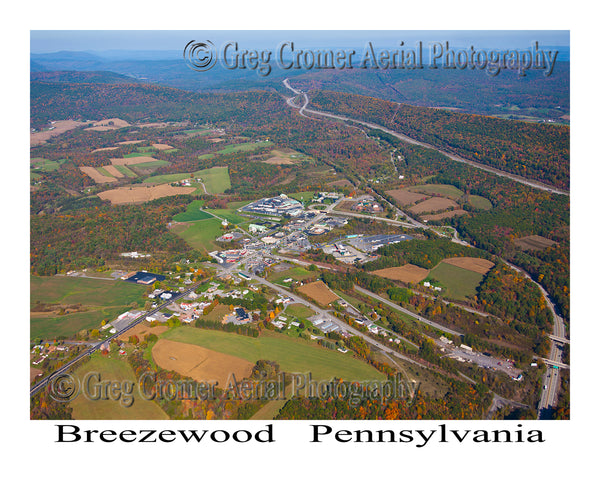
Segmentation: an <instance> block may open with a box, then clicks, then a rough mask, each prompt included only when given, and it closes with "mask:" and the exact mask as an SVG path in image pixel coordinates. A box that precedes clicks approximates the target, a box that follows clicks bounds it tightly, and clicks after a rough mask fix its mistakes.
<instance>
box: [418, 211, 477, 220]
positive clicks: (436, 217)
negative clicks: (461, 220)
mask: <svg viewBox="0 0 600 480" xmlns="http://www.w3.org/2000/svg"><path fill="white" fill-rule="evenodd" d="M467 213H469V212H467V211H466V210H463V209H458V210H450V211H449V212H442V213H435V214H432V215H423V217H422V218H423V220H443V219H444V218H452V217H458V216H460V215H466V214H467Z"/></svg>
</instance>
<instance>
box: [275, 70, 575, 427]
mask: <svg viewBox="0 0 600 480" xmlns="http://www.w3.org/2000/svg"><path fill="white" fill-rule="evenodd" d="M283 84H284V86H285V87H286V88H288V89H289V90H291V91H292V92H293V93H294V94H295V96H294V97H289V98H286V103H287V104H288V105H289V106H290V107H292V108H295V109H298V113H299V114H300V115H302V116H304V117H306V118H314V117H310V116H308V115H306V113H310V114H312V115H317V116H322V117H328V118H333V119H336V120H342V121H344V122H354V123H358V124H360V125H364V126H367V127H369V128H374V129H378V130H382V131H384V132H386V133H388V134H390V135H393V136H395V137H396V138H399V139H400V140H403V141H405V142H407V143H411V144H414V145H420V146H422V147H425V148H429V149H433V150H436V151H438V152H439V153H441V154H443V155H445V156H447V157H448V158H450V159H452V160H455V161H457V162H460V163H467V164H469V165H471V166H473V167H475V168H479V169H482V170H485V171H487V172H490V173H494V174H496V175H499V176H502V177H506V178H510V179H512V180H514V181H516V182H518V183H521V184H523V185H527V186H530V187H532V188H535V189H538V190H545V191H549V192H551V193H555V194H557V195H569V192H567V191H565V190H561V189H558V188H555V187H552V186H549V185H546V184H543V183H541V182H536V181H533V180H529V179H526V178H523V177H521V176H518V175H514V174H510V173H507V172H503V171H501V170H498V169H495V168H492V167H488V166H485V165H481V164H478V163H475V162H472V161H469V160H466V159H464V158H462V157H459V156H458V155H454V154H451V153H448V152H445V151H443V150H440V149H438V148H436V147H434V146H432V145H429V144H426V143H423V142H420V141H417V140H415V139H413V138H410V137H407V136H406V135H403V134H400V133H398V132H395V131H393V130H390V129H387V128H385V127H383V126H381V125H376V124H373V123H369V122H365V121H362V120H358V119H355V118H349V117H345V116H342V115H334V114H331V113H326V112H320V111H317V110H312V109H308V108H307V106H308V103H309V99H308V96H307V95H306V92H303V91H301V90H298V89H296V88H293V87H292V86H291V85H290V83H289V79H287V78H286V79H285V80H284V81H283ZM298 96H302V98H303V104H302V105H301V106H298V105H297V104H296V103H295V101H294V100H295V98H296V97H298ZM305 112H306V113H305ZM377 196H378V197H379V198H380V200H382V201H385V202H386V203H387V204H389V205H391V206H392V208H394V209H395V210H396V213H397V215H402V217H404V218H407V219H408V221H409V222H410V223H411V224H412V225H411V226H419V227H420V228H425V229H427V228H428V227H427V225H423V224H421V223H420V222H417V221H416V220H413V219H411V218H410V217H409V216H408V215H406V214H405V213H404V212H402V211H401V210H399V209H398V208H397V207H395V206H394V205H393V204H391V203H390V202H388V201H387V200H386V199H385V198H383V197H381V195H377ZM336 213H339V212H336ZM372 218H374V219H375V218H377V219H378V220H381V221H387V222H389V223H392V222H393V221H390V220H389V219H385V218H381V217H372ZM394 223H395V222H394ZM392 224H393V223H392ZM403 226H408V225H406V224H405V225H403ZM434 231H435V230H434ZM436 233H437V232H436ZM452 241H454V242H456V243H460V244H461V245H465V246H471V247H472V245H470V244H469V243H467V242H465V241H464V240H460V239H459V238H458V235H457V232H456V230H455V231H454V236H453V238H452ZM503 261H504V262H505V263H507V264H508V265H509V266H510V267H511V268H513V269H515V270H517V271H519V272H520V273H521V274H523V275H525V276H526V277H527V278H529V279H530V280H531V281H532V282H534V283H535V284H536V285H537V287H538V288H539V290H540V291H541V292H542V294H543V296H544V298H545V300H546V303H547V304H548V307H549V308H550V310H551V312H552V314H553V317H554V324H553V332H552V335H551V336H550V335H549V339H550V345H551V346H550V354H549V358H547V359H543V360H545V361H546V363H547V364H548V370H547V372H546V374H545V375H544V378H543V385H542V393H541V397H540V401H539V404H538V418H543V417H544V415H545V414H546V413H547V411H548V409H549V408H550V407H552V406H556V404H557V402H558V391H559V388H560V368H565V367H568V366H567V365H564V364H563V363H562V361H561V359H562V350H561V348H560V345H561V344H564V343H566V342H568V340H567V339H566V337H565V326H564V321H563V319H562V317H561V316H560V315H559V314H558V313H557V307H556V305H555V304H554V303H553V302H552V300H551V299H550V296H549V295H548V292H547V291H546V290H545V289H544V288H543V287H542V286H541V285H540V284H539V283H538V282H536V281H535V280H534V279H533V278H531V276H530V275H529V274H528V273H527V272H525V271H524V270H523V269H521V268H519V267H517V266H515V265H512V264H510V263H509V262H506V260H503ZM554 367H557V368H554Z"/></svg>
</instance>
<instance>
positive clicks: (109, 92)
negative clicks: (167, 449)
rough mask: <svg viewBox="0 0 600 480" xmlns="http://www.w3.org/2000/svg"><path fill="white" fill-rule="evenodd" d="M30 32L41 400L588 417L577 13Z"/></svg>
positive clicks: (110, 413)
mask: <svg viewBox="0 0 600 480" xmlns="http://www.w3.org/2000/svg"><path fill="white" fill-rule="evenodd" d="M29 34H30V52H29V69H30V72H29V89H30V90H29V92H30V93H29V95H30V110H29V128H30V133H29V136H30V147H29V151H30V160H29V161H30V164H29V230H30V231H29V235H30V236H29V291H30V297H29V306H30V314H29V319H30V320H29V345H28V348H29V362H30V364H29V375H30V406H29V417H30V419H31V420H73V421H76V420H77V421H80V420H260V421H275V420H312V421H316V420H324V421H326V420H492V421H494V420H518V421H525V420H534V421H541V420H556V421H558V420H568V419H570V387H571V383H570V363H571V362H570V260H571V259H570V214H571V208H570V93H571V92H570V32H569V31H568V30H531V31H528V30H472V31H471V30H423V31H419V30H398V31H394V30H372V31H371V30H336V31H327V30H268V31H261V30H240V31H237V30H236V31H234V30H199V31H187V30H160V31H153V30H31V31H30V32H29ZM23 188H25V187H23ZM25 275H27V273H26V271H25ZM590 280H592V279H590ZM21 346H22V345H21ZM22 348H26V347H25V346H22ZM24 353H25V352H23V354H24ZM19 361H20V360H19ZM34 423H37V424H39V423H43V422H34ZM248 423H249V422H244V424H248ZM295 423H298V422H295ZM498 423H501V422H498ZM547 423H551V422H547ZM558 423H560V422H558ZM563 423H566V422H563Z"/></svg>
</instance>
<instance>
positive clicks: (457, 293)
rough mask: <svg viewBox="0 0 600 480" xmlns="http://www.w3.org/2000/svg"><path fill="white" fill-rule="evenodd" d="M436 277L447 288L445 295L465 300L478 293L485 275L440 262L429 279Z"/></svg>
mask: <svg viewBox="0 0 600 480" xmlns="http://www.w3.org/2000/svg"><path fill="white" fill-rule="evenodd" d="M431 278H434V279H435V280H438V281H439V282H441V283H442V285H443V286H444V287H445V288H446V290H445V291H444V296H445V297H448V298H453V299H455V300H464V299H465V297H467V296H472V295H475V294H476V293H477V290H476V289H477V286H478V285H479V284H480V283H481V280H483V275H482V274H481V273H477V272H471V271H470V270H466V269H464V268H460V267H455V266H454V265H449V264H447V263H443V262H440V263H439V264H438V265H437V266H436V267H435V268H434V269H433V270H431V272H430V273H429V276H428V277H427V279H431Z"/></svg>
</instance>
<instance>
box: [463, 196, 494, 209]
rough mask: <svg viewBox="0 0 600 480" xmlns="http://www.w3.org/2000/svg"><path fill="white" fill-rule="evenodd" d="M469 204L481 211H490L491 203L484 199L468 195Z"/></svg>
mask: <svg viewBox="0 0 600 480" xmlns="http://www.w3.org/2000/svg"><path fill="white" fill-rule="evenodd" d="M469 203H470V204H471V205H473V206H474V207H475V208H480V209H481V210H491V208H492V202H490V201H489V200H488V199H487V198H485V197H480V196H479V195H469Z"/></svg>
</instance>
